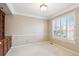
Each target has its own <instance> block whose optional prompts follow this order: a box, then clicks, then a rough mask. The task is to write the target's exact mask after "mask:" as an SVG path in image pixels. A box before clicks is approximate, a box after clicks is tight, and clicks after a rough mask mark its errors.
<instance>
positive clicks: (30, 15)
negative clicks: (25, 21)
mask: <svg viewBox="0 0 79 59" xmlns="http://www.w3.org/2000/svg"><path fill="white" fill-rule="evenodd" d="M14 15H23V16H28V17H33V18H39V19H44V20H46V19H47V18H46V17H40V16H36V15H32V14H24V13H20V12H15V13H14Z"/></svg>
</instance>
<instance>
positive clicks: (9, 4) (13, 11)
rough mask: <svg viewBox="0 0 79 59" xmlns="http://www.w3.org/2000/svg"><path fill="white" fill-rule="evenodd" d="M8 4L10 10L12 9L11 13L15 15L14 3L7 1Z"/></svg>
mask: <svg viewBox="0 0 79 59" xmlns="http://www.w3.org/2000/svg"><path fill="white" fill-rule="evenodd" d="M6 5H7V6H8V8H9V9H10V11H11V13H12V15H13V14H14V13H15V10H14V8H13V6H12V4H11V3H6Z"/></svg>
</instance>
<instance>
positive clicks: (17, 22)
mask: <svg viewBox="0 0 79 59" xmlns="http://www.w3.org/2000/svg"><path fill="white" fill-rule="evenodd" d="M5 19H6V21H5V33H6V35H7V36H9V35H11V36H12V38H13V46H16V45H22V44H26V43H29V42H37V41H43V40H46V39H47V21H45V20H41V19H37V18H33V17H26V16H20V15H15V16H10V15H6V18H5Z"/></svg>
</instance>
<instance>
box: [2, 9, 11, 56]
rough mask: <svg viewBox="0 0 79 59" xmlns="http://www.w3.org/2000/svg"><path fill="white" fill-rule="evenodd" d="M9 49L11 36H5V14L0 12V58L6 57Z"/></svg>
mask: <svg viewBox="0 0 79 59" xmlns="http://www.w3.org/2000/svg"><path fill="white" fill-rule="evenodd" d="M10 47H11V36H5V13H4V12H3V11H2V10H0V56H4V55H6V53H7V52H8V51H9V49H10Z"/></svg>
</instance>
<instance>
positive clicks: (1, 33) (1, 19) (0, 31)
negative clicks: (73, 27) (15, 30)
mask: <svg viewBox="0 0 79 59" xmlns="http://www.w3.org/2000/svg"><path fill="white" fill-rule="evenodd" d="M4 37H5V13H4V12H3V11H1V10H0V40H2V39H3V38H4Z"/></svg>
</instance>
